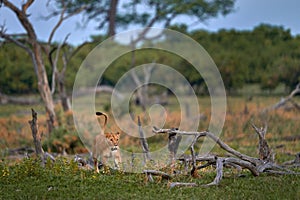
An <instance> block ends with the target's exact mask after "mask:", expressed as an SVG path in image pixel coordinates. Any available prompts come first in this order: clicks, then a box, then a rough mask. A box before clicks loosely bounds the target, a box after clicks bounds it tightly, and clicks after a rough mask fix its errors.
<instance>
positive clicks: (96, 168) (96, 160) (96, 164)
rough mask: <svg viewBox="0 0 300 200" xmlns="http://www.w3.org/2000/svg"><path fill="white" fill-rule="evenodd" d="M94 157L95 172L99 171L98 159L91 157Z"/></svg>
mask: <svg viewBox="0 0 300 200" xmlns="http://www.w3.org/2000/svg"><path fill="white" fill-rule="evenodd" d="M93 159H94V168H95V172H96V173H99V168H98V159H97V158H95V157H94V158H93Z"/></svg>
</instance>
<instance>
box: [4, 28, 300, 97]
mask: <svg viewBox="0 0 300 200" xmlns="http://www.w3.org/2000/svg"><path fill="white" fill-rule="evenodd" d="M170 28H172V29H174V30H177V31H181V32H183V33H186V34H189V35H190V36H191V37H192V38H193V39H195V40H196V41H197V42H198V43H200V44H201V45H202V46H203V47H204V48H205V49H206V50H207V52H208V53H209V54H210V55H211V57H212V59H213V60H214V61H215V63H216V65H217V67H218V68H219V71H220V73H221V76H222V78H223V81H224V84H225V87H226V89H227V90H228V91H229V92H236V91H238V89H240V88H242V87H243V86H245V85H248V84H259V85H260V87H261V88H262V89H264V90H265V89H266V90H273V89H275V88H277V87H278V86H279V85H282V84H283V85H285V87H286V92H288V91H290V90H291V89H293V88H294V87H295V85H296V84H297V83H298V82H299V81H300V78H299V77H300V66H299V65H300V53H299V52H300V37H299V36H292V35H291V33H290V31H289V30H286V29H284V28H283V27H280V26H271V25H267V24H261V25H259V26H257V27H255V28H254V30H252V31H250V30H249V31H236V30H220V31H218V32H212V33H211V32H208V31H205V30H194V31H192V32H189V31H188V29H187V26H185V25H184V24H181V25H173V26H171V27H170ZM103 39H104V36H93V40H94V42H93V43H89V44H87V45H85V46H83V47H82V48H80V50H79V51H78V52H77V53H76V54H75V55H74V56H73V57H72V59H71V60H70V62H69V65H68V67H67V70H66V73H65V74H66V77H65V84H66V88H67V90H68V91H71V90H72V87H73V84H74V80H75V77H76V73H77V70H78V69H79V67H80V65H81V64H82V62H83V60H84V59H85V58H86V56H87V55H88V54H89V53H90V51H91V50H92V49H93V48H94V47H95V46H96V45H98V44H99V42H100V41H102V40H103ZM166 39H167V40H168V39H170V38H166ZM167 40H166V41H160V42H161V44H162V45H164V42H169V43H170V41H167ZM75 48H76V47H72V46H68V45H66V46H64V49H63V51H72V50H74V49H75ZM118 48H127V47H126V46H123V47H122V46H121V45H118ZM0 60H1V62H0V73H1V75H2V76H1V79H0V84H1V88H0V91H1V92H3V93H17V94H22V93H28V92H36V91H37V82H36V77H35V74H34V70H33V67H32V62H31V59H30V57H29V56H28V55H27V54H26V53H24V50H23V49H20V48H19V47H17V46H15V45H13V44H11V43H4V44H2V47H1V48H0ZM95 60H97V59H95ZM152 62H156V63H159V64H165V65H168V66H171V67H173V68H174V69H176V70H178V71H179V72H180V73H181V74H183V75H184V76H185V77H186V78H187V80H188V81H189V82H190V83H191V85H192V86H193V87H194V88H195V89H196V92H198V94H203V93H206V92H207V91H206V90H205V83H204V81H203V79H202V77H201V75H200V74H199V73H197V71H196V70H195V68H194V67H193V66H191V65H190V64H189V63H188V62H187V61H185V60H184V59H182V58H180V57H179V56H177V55H173V54H171V53H168V52H165V51H162V50H152V49H143V50H137V51H135V62H134V65H135V66H138V65H142V64H147V63H152ZM131 65H132V53H127V54H125V55H123V56H121V57H119V58H118V59H117V60H115V61H114V62H113V63H112V64H111V65H110V66H109V67H108V69H107V71H105V73H104V75H103V79H102V82H101V84H108V85H112V86H114V85H115V84H116V82H117V81H118V80H119V78H120V77H121V76H122V75H124V73H126V72H128V70H130V68H131ZM46 66H47V71H48V72H49V73H48V76H49V80H51V78H50V77H51V70H50V69H49V65H48V64H47V62H46ZM61 66H62V63H61V61H59V63H58V68H59V70H61ZM93 70H94V69H91V70H87V71H86V73H88V75H89V77H91V76H97V73H93ZM82 81H89V80H82ZM50 83H51V81H50Z"/></svg>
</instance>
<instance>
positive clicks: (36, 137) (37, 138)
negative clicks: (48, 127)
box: [28, 109, 44, 160]
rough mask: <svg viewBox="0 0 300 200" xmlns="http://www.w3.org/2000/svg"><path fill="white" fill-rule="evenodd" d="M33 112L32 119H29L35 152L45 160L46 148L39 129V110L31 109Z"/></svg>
mask: <svg viewBox="0 0 300 200" xmlns="http://www.w3.org/2000/svg"><path fill="white" fill-rule="evenodd" d="M31 112H32V120H30V121H28V123H29V124H30V128H31V132H32V137H33V143H34V147H35V153H36V155H37V156H38V157H40V158H41V159H42V160H43V159H44V150H43V148H42V144H41V134H40V133H39V130H38V123H37V112H35V110H33V109H31Z"/></svg>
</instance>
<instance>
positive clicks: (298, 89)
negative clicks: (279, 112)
mask: <svg viewBox="0 0 300 200" xmlns="http://www.w3.org/2000/svg"><path fill="white" fill-rule="evenodd" d="M298 93H300V82H299V83H298V84H297V85H296V87H295V89H294V90H293V91H292V92H291V93H290V94H289V95H288V96H287V97H285V98H281V100H280V101H279V102H278V103H276V104H274V105H272V106H269V107H267V108H265V109H264V110H263V111H262V113H266V112H269V111H271V110H276V109H278V108H281V107H282V106H284V105H285V104H286V103H288V102H291V103H292V105H293V106H294V107H295V108H297V109H298V110H300V105H299V104H297V103H296V102H294V101H293V100H292V98H293V97H294V96H295V95H296V94H298Z"/></svg>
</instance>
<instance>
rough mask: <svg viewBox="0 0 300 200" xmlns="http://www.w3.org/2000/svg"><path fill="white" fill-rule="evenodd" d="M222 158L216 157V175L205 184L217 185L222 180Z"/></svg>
mask: <svg viewBox="0 0 300 200" xmlns="http://www.w3.org/2000/svg"><path fill="white" fill-rule="evenodd" d="M224 161H225V159H224V158H218V159H217V162H216V171H217V175H216V177H215V179H214V180H213V182H211V183H209V184H206V185H205V186H212V185H219V183H220V181H221V180H222V177H223V165H224Z"/></svg>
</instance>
